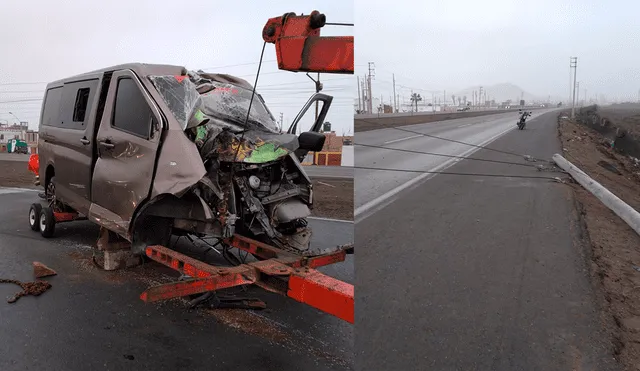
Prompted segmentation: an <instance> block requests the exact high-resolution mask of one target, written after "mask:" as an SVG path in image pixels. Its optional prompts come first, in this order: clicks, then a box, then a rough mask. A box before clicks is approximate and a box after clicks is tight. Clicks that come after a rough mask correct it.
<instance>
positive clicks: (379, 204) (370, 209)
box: [353, 127, 515, 224]
mask: <svg viewBox="0 0 640 371" xmlns="http://www.w3.org/2000/svg"><path fill="white" fill-rule="evenodd" d="M513 129H515V127H509V128H507V129H506V130H504V131H502V132H500V133H498V134H496V135H494V136H493V137H491V138H489V139H487V140H485V141H484V142H482V143H480V144H478V146H480V147H483V146H486V145H488V144H489V143H491V142H493V141H494V140H496V139H498V138H500V137H501V136H503V135H504V134H506V133H508V132H509V131H511V130H513ZM478 150H480V148H478V147H472V148H471V149H469V150H468V151H465V152H463V153H462V154H461V155H460V156H461V157H467V156H470V155H472V154H473V153H475V152H476V151H478ZM459 161H461V159H458V158H452V159H451V160H448V161H445V162H444V163H442V164H440V165H438V166H436V167H434V168H433V169H430V170H428V171H430V172H434V171H443V170H445V169H447V168H449V167H451V166H453V165H455V164H456V163H458V162H459ZM435 175H437V174H431V173H425V174H420V175H418V176H417V177H415V178H413V179H411V180H409V181H408V182H406V183H405V184H403V185H401V186H398V187H396V188H394V189H392V190H390V191H388V192H387V193H385V194H383V195H381V196H378V197H376V198H374V199H373V200H371V201H369V202H367V203H366V204H364V205H362V206H360V207H358V208H356V209H355V210H354V212H353V217H354V218H355V219H356V221H355V222H356V224H357V223H358V222H360V221H362V220H364V219H365V218H366V217H368V216H370V215H371V214H373V213H374V212H376V211H378V210H380V209H381V208H383V207H384V206H386V205H387V204H389V203H390V202H391V201H393V200H392V197H394V196H396V195H398V194H399V193H400V192H402V191H404V190H405V189H408V188H409V187H417V186H418V185H419V182H421V181H423V180H425V179H429V178H431V177H434V176H435ZM356 192H357V190H356Z"/></svg>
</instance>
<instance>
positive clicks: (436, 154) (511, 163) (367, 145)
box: [356, 143, 538, 168]
mask: <svg viewBox="0 0 640 371" xmlns="http://www.w3.org/2000/svg"><path fill="white" fill-rule="evenodd" d="M356 146H361V147H369V148H379V149H389V150H392V151H398V152H408V153H417V154H421V155H430V156H441V157H449V158H458V159H461V160H473V161H484V162H493V163H497V164H507V165H518V166H526V167H533V168H538V167H537V166H536V165H531V164H523V163H519V162H511V161H499V160H488V159H484V158H476V157H464V156H456V155H446V154H444V153H434V152H423V151H414V150H410V149H401V148H391V147H384V146H376V145H372V144H357V143H356Z"/></svg>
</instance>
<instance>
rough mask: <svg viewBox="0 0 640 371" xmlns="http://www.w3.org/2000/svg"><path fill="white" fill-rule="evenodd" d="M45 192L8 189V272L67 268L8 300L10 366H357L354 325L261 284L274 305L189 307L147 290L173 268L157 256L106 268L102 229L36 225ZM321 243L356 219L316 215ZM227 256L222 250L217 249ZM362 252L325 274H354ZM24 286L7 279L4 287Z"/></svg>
mask: <svg viewBox="0 0 640 371" xmlns="http://www.w3.org/2000/svg"><path fill="white" fill-rule="evenodd" d="M36 200H37V196H36V193H35V192H24V191H22V190H20V189H0V203H1V204H2V208H0V256H2V259H0V278H10V279H19V280H23V281H32V280H33V276H32V274H33V273H32V267H31V263H32V262H33V261H40V262H42V263H44V264H46V265H48V266H50V267H52V268H53V269H55V270H56V271H57V272H58V275H57V276H55V277H51V278H48V280H49V281H50V282H51V283H52V285H53V287H52V289H50V290H49V291H47V292H45V293H44V294H43V295H41V296H39V297H31V296H29V297H23V298H21V299H19V300H18V302H16V303H15V304H8V303H6V302H0V318H1V319H2V320H1V321H0V342H1V343H2V346H0V370H3V371H11V370H27V369H29V370H70V371H73V370H132V369H136V370H143V369H145V370H171V371H174V370H205V369H211V370H350V369H353V362H354V357H353V337H354V334H353V326H352V325H350V324H348V323H346V322H343V321H341V320H339V319H337V318H334V317H332V316H330V315H327V314H324V313H321V312H319V311H317V310H315V309H313V308H311V307H307V306H305V305H303V304H300V303H297V302H295V301H292V300H290V299H286V298H284V297H280V296H278V295H276V294H271V293H267V292H266V291H263V290H261V289H258V288H250V289H249V291H248V292H246V293H239V290H238V289H235V290H233V292H232V294H241V295H242V296H252V297H258V298H260V299H262V300H264V301H265V302H266V304H267V306H268V309H266V310H263V311H247V310H228V309H221V310H196V311H188V310H187V309H186V308H185V305H184V303H183V302H181V301H177V300H176V301H170V302H165V303H161V304H145V303H143V302H142V301H141V300H140V299H139V295H140V293H141V292H142V291H144V289H145V288H147V287H148V286H150V285H152V284H155V283H157V282H163V281H164V280H166V279H169V278H170V275H171V274H172V273H173V272H172V271H170V270H167V269H163V267H161V266H159V265H157V264H156V263H148V264H145V265H144V266H142V267H136V268H133V269H131V270H128V271H120V272H105V271H101V270H99V269H97V268H96V267H95V266H94V265H93V264H92V263H91V260H90V256H91V245H92V244H93V243H94V242H95V237H96V236H97V233H98V229H97V227H95V226H94V225H92V224H91V223H89V222H73V223H66V224H59V225H58V226H57V228H56V237H55V238H53V239H50V240H45V239H44V238H42V237H41V236H40V235H39V234H38V233H36V232H32V231H31V230H30V229H29V227H28V224H27V213H28V208H29V205H30V203H32V202H34V201H36ZM310 224H311V225H312V227H313V228H314V238H315V242H316V243H319V244H327V245H333V244H344V243H349V242H352V241H353V224H351V223H340V222H330V221H324V220H317V219H314V220H310ZM208 256H209V257H211V256H214V257H212V258H211V259H214V260H215V259H218V258H216V257H215V253H213V252H211V253H209V254H208ZM352 258H353V256H352V255H350V256H349V258H348V260H347V261H346V262H344V263H339V264H336V265H334V266H330V267H326V268H324V269H323V270H324V273H326V274H329V275H332V276H334V277H337V278H339V279H342V280H345V281H348V282H353V280H354V273H353V259H352ZM18 291H20V288H19V287H17V286H14V285H11V284H2V285H0V296H2V297H9V296H12V295H14V294H15V293H16V292H18Z"/></svg>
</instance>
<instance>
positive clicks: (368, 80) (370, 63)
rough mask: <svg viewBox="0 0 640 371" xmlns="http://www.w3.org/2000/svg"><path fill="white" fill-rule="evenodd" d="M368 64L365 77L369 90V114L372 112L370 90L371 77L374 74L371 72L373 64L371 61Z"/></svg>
mask: <svg viewBox="0 0 640 371" xmlns="http://www.w3.org/2000/svg"><path fill="white" fill-rule="evenodd" d="M368 65H369V75H368V78H367V82H368V90H369V113H370V114H371V113H373V94H372V92H371V78H372V77H375V75H373V74H372V72H374V68H375V64H374V63H373V62H369V64H368ZM374 73H375V72H374Z"/></svg>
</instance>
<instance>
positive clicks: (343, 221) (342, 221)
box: [307, 216, 353, 223]
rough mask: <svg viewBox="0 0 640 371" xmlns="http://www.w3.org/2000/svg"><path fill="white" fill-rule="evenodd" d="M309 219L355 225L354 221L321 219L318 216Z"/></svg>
mask: <svg viewBox="0 0 640 371" xmlns="http://www.w3.org/2000/svg"><path fill="white" fill-rule="evenodd" d="M307 219H313V220H324V221H325V222H339V223H353V220H344V219H331V218H320V217H317V216H308V217H307Z"/></svg>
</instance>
